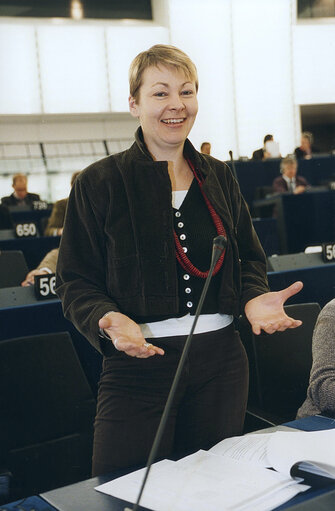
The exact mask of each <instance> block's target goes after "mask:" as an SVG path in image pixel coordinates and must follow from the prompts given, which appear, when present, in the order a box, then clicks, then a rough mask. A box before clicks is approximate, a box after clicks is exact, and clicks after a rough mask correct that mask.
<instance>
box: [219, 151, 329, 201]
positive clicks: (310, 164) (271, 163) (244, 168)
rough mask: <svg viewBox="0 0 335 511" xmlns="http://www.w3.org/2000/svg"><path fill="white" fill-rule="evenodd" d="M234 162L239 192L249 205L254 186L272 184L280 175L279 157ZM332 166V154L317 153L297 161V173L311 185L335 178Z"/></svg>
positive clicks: (253, 194) (253, 193)
mask: <svg viewBox="0 0 335 511" xmlns="http://www.w3.org/2000/svg"><path fill="white" fill-rule="evenodd" d="M227 164H228V165H229V166H231V162H229V161H227ZM234 164H235V168H236V174H237V179H238V182H239V185H240V188H241V192H242V194H243V196H244V198H245V200H246V201H247V203H248V204H249V206H251V204H252V201H253V200H254V198H255V191H256V188H258V187H260V186H272V182H273V180H274V179H275V178H276V177H278V176H279V175H280V172H279V164H280V159H270V160H265V161H259V160H248V161H234ZM334 168H335V156H334V155H331V156H330V155H319V156H313V158H311V159H310V160H299V161H298V173H299V174H300V175H301V176H303V177H304V178H306V179H307V181H308V182H309V184H310V185H312V186H318V185H322V184H324V183H325V182H328V181H331V180H335V177H334V176H335V173H334Z"/></svg>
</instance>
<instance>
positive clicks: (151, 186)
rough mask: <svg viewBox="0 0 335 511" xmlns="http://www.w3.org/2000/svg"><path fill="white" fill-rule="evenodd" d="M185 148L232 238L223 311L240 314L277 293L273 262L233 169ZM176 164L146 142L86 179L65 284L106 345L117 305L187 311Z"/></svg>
mask: <svg viewBox="0 0 335 511" xmlns="http://www.w3.org/2000/svg"><path fill="white" fill-rule="evenodd" d="M185 153H187V154H188V155H189V156H190V158H191V160H192V161H193V162H194V164H195V167H196V168H198V169H200V170H201V172H202V173H203V174H204V176H205V182H204V191H205V193H206V195H207V196H208V198H209V200H210V201H211V203H212V205H213V206H214V208H215V210H216V212H217V213H218V214H219V215H220V217H221V219H222V221H223V223H224V226H225V228H226V231H227V235H228V247H227V253H226V258H225V263H224V267H223V269H222V272H221V282H220V291H219V296H218V311H217V312H221V313H226V314H234V315H235V316H237V315H238V314H239V313H240V311H241V310H243V309H244V305H245V304H246V302H247V301H249V300H250V299H252V298H254V297H255V296H258V295H260V294H262V293H264V292H267V291H268V290H269V289H268V285H267V277H266V259H265V255H264V252H263V250H262V247H261V245H260V243H259V240H258V238H257V235H256V233H255V231H254V228H253V225H252V221H251V218H250V215H249V211H248V207H247V205H246V203H245V201H244V199H243V198H242V196H241V194H240V191H239V187H238V184H237V182H236V181H235V179H234V178H233V176H232V174H231V171H230V169H229V167H228V166H227V165H226V164H225V163H223V162H221V161H219V160H216V159H214V158H212V157H211V156H208V155H203V154H200V153H198V152H197V151H196V150H195V149H194V148H193V146H192V145H191V143H190V142H189V141H188V140H187V141H186V142H185ZM172 212H173V210H172V205H171V182H170V179H169V175H168V169H167V162H163V161H154V160H153V159H152V158H151V156H150V154H149V153H148V151H147V149H146V147H145V144H144V142H143V139H142V133H141V129H140V128H139V130H138V131H137V133H136V141H135V143H134V144H133V145H132V146H131V147H130V148H129V149H128V150H126V151H124V152H122V153H118V154H115V155H112V156H109V157H107V158H104V159H103V160H100V161H98V162H96V163H94V164H93V165H91V166H89V167H88V168H87V169H85V170H84V171H83V172H82V173H81V174H80V176H78V178H77V179H76V181H75V183H74V186H73V188H72V190H71V194H70V197H69V202H68V208H67V214H66V219H65V225H64V231H63V235H62V240H61V244H60V251H59V258H58V266H57V281H56V287H57V289H56V291H57V294H58V296H59V297H60V298H61V300H62V302H63V310H64V314H65V316H66V317H67V318H68V319H70V320H71V321H72V322H73V323H74V324H75V326H76V327H77V329H78V330H79V331H80V332H82V334H83V335H85V336H86V337H87V338H88V340H89V341H90V342H91V343H92V344H93V345H94V346H95V347H96V348H97V349H98V350H99V351H103V352H105V353H106V344H105V343H104V341H102V340H101V338H99V335H98V320H99V319H100V318H101V317H102V316H103V315H104V314H105V313H106V312H108V311H111V310H115V311H120V312H122V313H124V314H126V315H128V316H129V317H131V318H132V319H134V320H135V321H136V320H137V318H139V317H140V318H144V317H150V318H152V317H155V316H156V317H157V318H160V317H161V316H162V315H170V316H171V315H172V316H173V315H177V314H178V311H179V294H178V279H177V262H176V257H175V246H174V239H173V214H172Z"/></svg>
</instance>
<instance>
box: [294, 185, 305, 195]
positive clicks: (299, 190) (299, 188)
mask: <svg viewBox="0 0 335 511" xmlns="http://www.w3.org/2000/svg"><path fill="white" fill-rule="evenodd" d="M305 190H306V186H304V185H298V186H296V188H295V190H294V192H293V193H294V194H295V195H299V194H300V193H304V191H305Z"/></svg>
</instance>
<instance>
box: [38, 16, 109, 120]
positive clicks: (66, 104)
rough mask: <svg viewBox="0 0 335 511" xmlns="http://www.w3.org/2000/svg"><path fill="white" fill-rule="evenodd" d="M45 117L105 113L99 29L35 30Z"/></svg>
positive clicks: (46, 27)
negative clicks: (47, 114)
mask: <svg viewBox="0 0 335 511" xmlns="http://www.w3.org/2000/svg"><path fill="white" fill-rule="evenodd" d="M38 45H39V53H40V66H41V82H42V94H43V107H44V112H45V113H64V112H71V113H78V112H106V111H108V110H109V98H108V87H107V70H106V60H105V48H104V28H103V27H102V26H99V27H92V26H88V25H86V26H73V25H71V26H42V27H38Z"/></svg>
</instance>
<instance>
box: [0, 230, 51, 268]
mask: <svg viewBox="0 0 335 511" xmlns="http://www.w3.org/2000/svg"><path fill="white" fill-rule="evenodd" d="M59 242H60V236H44V237H38V238H13V239H7V240H4V239H0V250H22V252H23V254H24V257H25V259H26V262H27V265H28V268H29V270H32V269H34V268H36V267H37V266H38V265H39V263H40V262H41V260H42V259H43V257H44V256H45V255H46V254H47V253H48V252H49V251H50V250H52V249H53V248H57V247H58V246H59Z"/></svg>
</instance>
